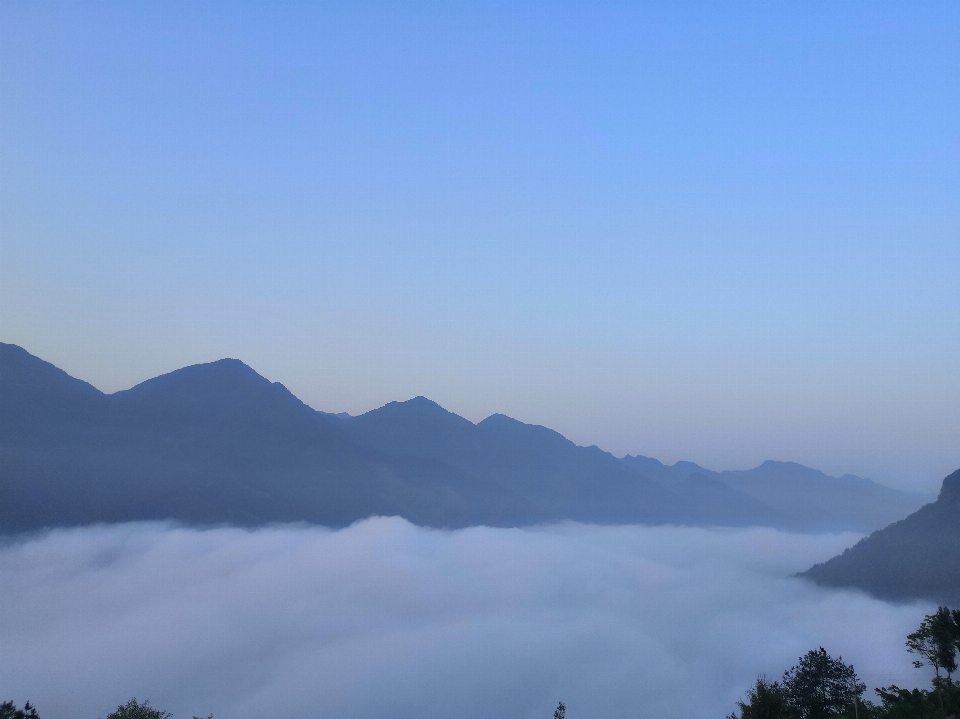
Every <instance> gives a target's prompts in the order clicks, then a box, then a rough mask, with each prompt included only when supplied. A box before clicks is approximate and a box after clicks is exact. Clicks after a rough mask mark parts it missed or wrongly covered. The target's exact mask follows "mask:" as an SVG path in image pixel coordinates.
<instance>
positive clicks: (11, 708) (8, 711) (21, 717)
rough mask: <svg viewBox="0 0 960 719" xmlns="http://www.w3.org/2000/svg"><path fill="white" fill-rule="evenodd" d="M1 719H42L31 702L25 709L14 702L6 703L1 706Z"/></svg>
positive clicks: (24, 706)
mask: <svg viewBox="0 0 960 719" xmlns="http://www.w3.org/2000/svg"><path fill="white" fill-rule="evenodd" d="M0 719H40V715H39V714H37V710H36V709H34V708H33V705H31V704H30V702H27V703H26V704H24V705H23V709H20V708H18V707H17V705H16V704H14V703H13V702H4V703H3V704H0Z"/></svg>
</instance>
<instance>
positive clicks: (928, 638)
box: [907, 607, 960, 679]
mask: <svg viewBox="0 0 960 719" xmlns="http://www.w3.org/2000/svg"><path fill="white" fill-rule="evenodd" d="M958 617H960V612H958V611H957V610H954V611H953V612H951V611H950V610H949V609H947V608H946V607H938V608H937V611H936V612H934V613H933V614H928V615H927V616H925V617H924V618H923V621H922V622H921V623H920V627H919V628H918V629H917V631H915V632H913V634H908V635H907V651H908V652H910V653H911V654H919V655H920V656H921V657H923V659H918V660H916V661H914V663H913V665H914V666H915V667H917V668H918V669H919V668H920V667H922V666H924V665H925V664H928V665H930V666H931V667H933V671H934V673H935V674H936V675H937V676H938V677H939V676H940V670H941V669H942V670H943V671H945V672H946V673H947V678H948V679H950V678H952V675H953V673H954V672H955V671H957V650H958V645H960V624H958V622H957V618H958Z"/></svg>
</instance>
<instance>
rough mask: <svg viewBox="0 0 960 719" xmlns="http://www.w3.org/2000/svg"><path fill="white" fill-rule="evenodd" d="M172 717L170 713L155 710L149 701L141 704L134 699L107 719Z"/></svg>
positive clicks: (119, 707)
mask: <svg viewBox="0 0 960 719" xmlns="http://www.w3.org/2000/svg"><path fill="white" fill-rule="evenodd" d="M172 716H173V715H172V714H171V713H170V712H165V711H160V710H159V709H154V708H153V707H152V706H150V702H149V701H145V702H144V703H143V704H141V703H140V702H138V701H137V699H136V697H134V698H133V699H131V700H130V701H128V702H127V703H126V704H121V705H120V706H118V707H117V710H116V711H115V712H113V713H112V714H108V715H107V719H170V717H172Z"/></svg>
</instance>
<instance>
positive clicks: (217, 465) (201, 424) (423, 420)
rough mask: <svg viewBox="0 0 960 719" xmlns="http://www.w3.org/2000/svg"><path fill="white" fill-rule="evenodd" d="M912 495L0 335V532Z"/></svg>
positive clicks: (858, 512) (584, 514) (780, 510)
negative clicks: (90, 357) (69, 360)
mask: <svg viewBox="0 0 960 719" xmlns="http://www.w3.org/2000/svg"><path fill="white" fill-rule="evenodd" d="M921 503H922V499H921V498H919V497H917V496H914V495H909V494H905V493H902V492H897V491H895V490H892V489H888V488H885V487H882V486H881V485H878V484H876V483H874V482H871V481H870V480H866V479H861V478H857V477H850V476H846V477H841V478H831V477H827V476H826V475H824V474H822V473H820V472H817V471H816V470H811V469H808V468H806V467H801V466H800V465H794V464H784V463H776V462H767V463H765V464H763V465H761V466H760V467H757V468H756V469H754V470H749V471H747V472H711V471H709V470H705V469H703V468H701V467H697V466H696V465H694V464H691V463H684V462H680V463H677V464H676V465H673V466H672V467H667V466H665V465H662V464H660V463H659V462H657V461H656V460H651V459H648V458H643V457H626V458H623V459H618V458H616V457H614V456H613V455H611V454H609V453H607V452H604V451H602V450H600V449H598V448H597V447H580V446H577V445H575V444H574V443H573V442H570V441H569V440H567V439H566V438H564V437H563V436H562V435H560V434H558V433H557V432H554V431H552V430H550V429H547V428H545V427H540V426H534V425H528V424H524V423H522V422H518V421H517V420H514V419H511V418H509V417H506V416H504V415H493V416H491V417H488V418H487V419H485V420H483V421H482V422H480V423H478V424H474V423H472V422H470V421H468V420H466V419H464V418H462V417H459V416H457V415H455V414H453V413H451V412H448V411H446V410H445V409H443V408H442V407H440V406H439V405H437V404H436V403H434V402H431V401H430V400H428V399H426V398H423V397H417V398H415V399H412V400H409V401H407V402H391V403H390V404H387V405H385V406H384V407H381V408H379V409H376V410H373V411H371V412H368V413H366V414H364V415H361V416H359V417H350V416H348V415H342V414H341V415H333V414H328V413H324V412H319V411H316V410H314V409H311V408H310V407H308V406H307V405H305V404H304V403H303V402H301V401H300V400H298V399H297V398H296V397H295V396H293V394H291V393H290V392H289V391H288V390H287V389H286V388H285V387H284V386H283V385H281V384H279V383H272V382H270V381H269V380H267V379H265V378H264V377H261V376H260V375H259V374H257V373H256V372H255V371H254V370H252V369H251V368H250V367H248V366H247V365H245V364H243V363H242V362H240V361H239V360H233V359H225V360H220V361H218V362H212V363H209V364H202V365H194V366H192V367H186V368H183V369H180V370H177V371H175V372H171V373H169V374H166V375H162V376H160V377H156V378H154V379H151V380H148V381H146V382H143V383H142V384H139V385H137V386H136V387H133V388H132V389H129V390H125V391H122V392H116V393H114V394H110V395H108V394H104V393H102V392H100V391H99V390H97V389H96V388H95V387H93V386H92V385H90V384H87V383H86V382H83V381H81V380H78V379H75V378H73V377H71V376H69V375H68V374H66V373H65V372H63V371H62V370H60V369H58V368H56V367H54V366H53V365H51V364H49V363H48V362H45V361H43V360H41V359H39V358H37V357H34V356H33V355H31V354H29V353H28V352H27V351H25V350H23V349H22V348H20V347H17V346H15V345H10V344H2V343H0V531H3V532H8V533H9V532H19V531H28V530H34V529H39V528H43V527H52V526H73V525H83V524H89V523H95V522H120V521H131V520H146V519H174V520H178V521H182V522H186V523H191V524H220V523H229V524H238V525H259V524H264V523H270V522H289V521H303V522H312V523H318V524H323V525H327V526H344V525H347V524H350V523H351V522H354V521H356V520H358V519H363V518H365V517H368V516H371V515H399V516H402V517H405V518H406V519H409V520H410V521H412V522H415V523H417V524H421V525H426V526H434V527H462V526H469V525H477V524H487V525H492V526H519V525H526V524H535V523H542V522H553V521H561V520H575V521H582V522H595V523H620V522H642V523H653V524H657V523H678V524H696V525H728V526H745V525H765V526H773V527H783V528H789V529H795V530H801V531H821V530H844V529H854V530H857V531H869V530H872V529H875V528H877V527H879V526H882V525H884V524H886V523H888V522H890V521H893V520H896V519H899V518H900V517H903V516H905V515H906V514H908V513H909V512H911V511H913V510H914V509H915V508H916V507H918V506H920V504H921Z"/></svg>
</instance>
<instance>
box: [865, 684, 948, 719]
mask: <svg viewBox="0 0 960 719" xmlns="http://www.w3.org/2000/svg"><path fill="white" fill-rule="evenodd" d="M876 691H877V695H878V696H879V697H880V702H881V703H880V706H878V707H877V708H876V709H875V710H874V712H873V715H872V716H873V717H874V719H942V718H943V717H948V718H949V717H958V716H960V684H957V683H955V682H953V681H951V680H949V679H944V678H943V677H941V678H939V679H934V684H933V687H932V688H931V689H929V690H927V689H901V688H900V687H898V686H896V685H892V686H889V687H880V688H879V689H877V690H876ZM941 702H942V704H941Z"/></svg>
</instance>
